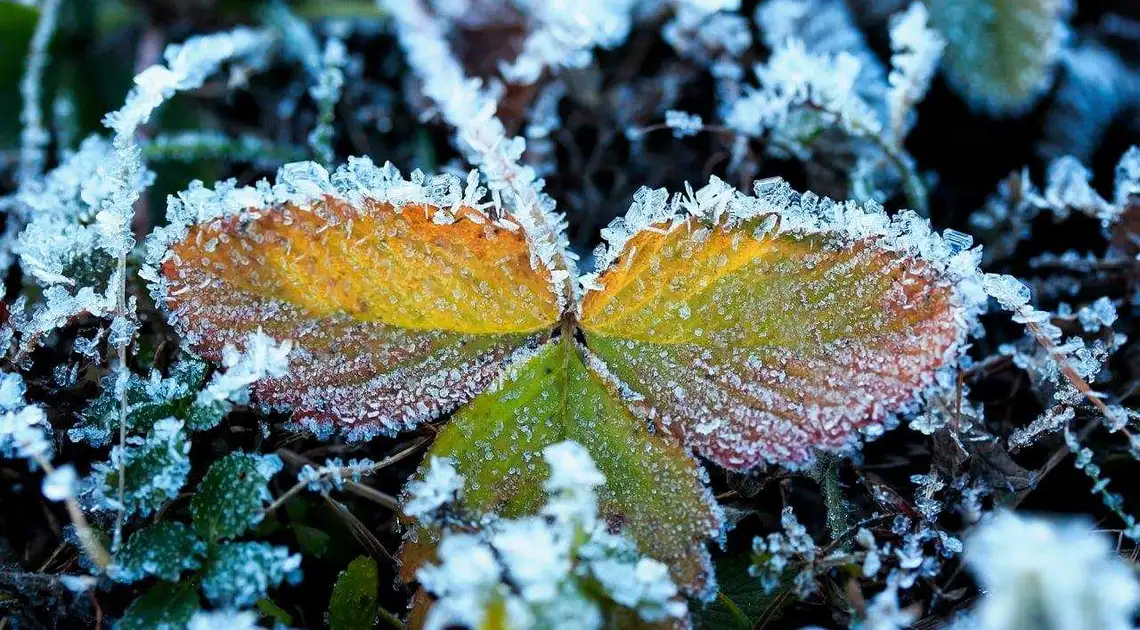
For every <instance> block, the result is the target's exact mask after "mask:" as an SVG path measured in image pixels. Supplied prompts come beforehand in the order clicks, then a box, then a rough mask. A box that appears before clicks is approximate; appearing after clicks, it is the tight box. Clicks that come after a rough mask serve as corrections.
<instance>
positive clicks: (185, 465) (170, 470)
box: [92, 418, 190, 517]
mask: <svg viewBox="0 0 1140 630" xmlns="http://www.w3.org/2000/svg"><path fill="white" fill-rule="evenodd" d="M120 460H121V461H122V462H123V463H124V464H125V471H126V475H125V477H126V488H125V492H124V494H123V503H124V504H125V509H124V512H125V514H126V516H127V517H131V516H134V515H139V516H149V515H151V514H154V513H156V512H157V511H158V510H160V509H162V508H163V506H165V505H166V504H167V503H169V502H170V501H172V500H173V499H174V498H175V497H177V496H178V493H179V492H180V491H181V490H182V487H183V486H184V485H185V484H186V477H187V475H189V474H190V441H189V439H188V438H187V436H186V432H185V431H184V430H183V424H182V422H180V421H178V420H175V419H173V418H167V419H164V420H160V421H159V422H157V423H155V425H154V426H153V427H152V428H151V430H150V432H149V433H147V436H146V438H139V437H130V438H127V447H126V449H125V450H120V449H119V447H117V446H116V447H115V448H114V449H112V451H111V459H110V460H109V461H106V462H101V463H98V464H96V465H95V466H94V469H93V470H94V472H93V473H92V475H93V478H94V486H93V488H92V495H93V498H94V499H95V501H96V502H97V504H98V505H99V506H100V507H102V508H104V509H107V510H111V509H114V508H115V507H116V506H117V505H118V501H119V462H120Z"/></svg>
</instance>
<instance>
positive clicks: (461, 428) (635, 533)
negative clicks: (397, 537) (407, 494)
mask: <svg viewBox="0 0 1140 630" xmlns="http://www.w3.org/2000/svg"><path fill="white" fill-rule="evenodd" d="M580 351H581V349H580V348H578V347H576V345H575V344H574V343H573V342H570V341H568V340H566V339H565V338H563V339H562V340H558V341H552V342H550V343H548V344H547V345H545V346H543V347H542V348H541V349H539V350H538V353H537V354H536V355H535V356H534V357H533V358H531V359H529V360H528V361H526V362H525V363H523V364H522V365H521V366H518V367H516V368H514V369H512V370H510V371H509V373H508V375H507V376H506V377H505V378H504V381H503V382H502V383H501V384H499V386H498V387H495V388H492V389H491V390H489V391H487V392H485V393H483V394H480V395H479V396H478V397H476V398H475V399H474V400H472V401H471V402H470V403H469V404H467V405H466V406H464V407H463V408H462V409H461V410H460V411H459V412H458V413H456V414H455V416H454V417H453V418H452V420H451V422H450V423H448V425H447V426H446V427H444V429H443V430H442V431H441V432H440V434H439V436H438V437H437V438H436V441H435V444H434V445H433V446H432V448H431V451H430V453H429V454H428V456H427V457H425V460H424V461H425V462H430V461H431V460H432V457H433V456H435V457H448V458H451V459H452V460H453V461H454V462H455V468H456V470H457V471H458V472H459V474H461V475H463V476H464V477H465V482H464V486H463V496H462V499H461V503H460V505H461V507H462V508H463V509H464V510H465V511H467V512H468V513H472V514H480V515H481V514H487V513H491V512H494V513H495V514H497V515H499V516H502V517H505V518H513V517H517V516H521V515H525V514H534V513H537V512H538V511H539V510H540V509H541V508H542V507H543V506H544V505H546V503H547V498H548V497H547V494H546V491H545V490H544V489H543V483H544V482H545V481H546V479H547V478H548V477H549V475H550V468H549V466H548V465H547V464H546V462H545V461H544V460H543V458H542V457H541V456H540V455H539V454H540V453H542V451H543V449H544V448H546V447H547V446H549V445H551V444H555V443H558V442H563V441H565V440H574V441H576V442H578V443H580V444H581V445H582V446H584V447H585V448H586V450H588V451H589V453H590V455H591V457H592V458H593V460H594V462H595V464H596V465H597V466H598V469H599V470H600V471H601V472H602V473H603V474H604V475H605V477H606V483H605V485H603V486H602V487H600V488H599V489H598V505H599V516H600V518H602V519H604V520H605V522H606V523H607V524H608V525H609V526H610V528H611V529H613V530H615V531H622V532H624V533H625V534H627V535H628V536H629V537H630V538H631V539H632V540H633V541H634V542H636V543H637V545H638V548H639V549H640V550H641V552H642V553H644V554H645V555H647V556H649V557H651V558H655V559H657V560H660V561H661V562H664V563H665V564H666V565H668V566H669V567H670V569H671V570H672V573H673V579H674V581H675V582H676V583H677V584H678V586H680V587H682V588H684V589H686V590H687V591H688V592H689V593H694V594H701V593H703V592H704V591H705V589H706V588H707V587H708V586H709V584H710V577H711V575H710V573H709V556H708V551H707V550H706V548H705V543H706V541H707V540H708V539H709V538H710V537H711V536H713V535H715V534H716V533H717V532H718V531H719V529H720V519H719V516H718V514H717V512H716V510H715V507H714V504H713V501H712V497H711V496H710V495H709V493H708V492H707V491H706V490H705V489H704V487H703V486H704V479H703V477H704V475H703V471H701V470H700V468H699V467H698V465H697V463H696V462H695V461H694V460H693V458H692V457H691V456H690V455H689V454H688V452H687V451H686V449H685V448H684V447H682V446H681V445H679V444H677V443H676V441H675V440H672V439H671V438H670V437H669V436H661V435H652V434H650V433H649V431H648V430H647V429H646V427H645V424H644V423H643V422H641V421H640V420H638V419H636V418H635V417H634V416H633V415H631V414H630V412H629V410H628V409H627V408H626V406H625V404H624V403H623V402H622V401H621V400H620V398H618V397H617V396H616V395H615V393H614V392H613V391H611V386H610V384H609V383H608V382H607V380H606V378H605V377H603V376H601V375H599V374H598V373H597V372H595V371H594V369H593V368H590V367H587V365H586V364H585V363H583V361H582V358H581V357H580V355H579V353H580ZM425 466H426V464H425ZM424 534H425V536H426V532H425V533H424ZM425 536H420V537H419V538H420V539H421V540H420V543H421V545H419V546H415V545H413V546H412V548H411V549H410V550H406V552H405V553H404V554H403V561H404V567H403V570H402V573H403V575H404V576H405V577H407V578H409V579H410V578H411V577H412V576H413V575H414V573H415V569H416V568H418V567H419V566H420V565H421V564H422V563H423V562H425V561H427V560H429V559H430V553H425V550H424V549H423V545H422V543H424V542H426V541H424V540H423V538H424V537H425ZM417 547H418V548H417Z"/></svg>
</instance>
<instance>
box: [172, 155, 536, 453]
mask: <svg viewBox="0 0 1140 630" xmlns="http://www.w3.org/2000/svg"><path fill="white" fill-rule="evenodd" d="M340 174H341V172H338V175H340ZM335 180H336V176H334V181H335ZM457 182H458V180H455V181H454V182H452V184H454V185H455V186H456V187H457V186H458V183H457ZM398 184H400V182H396V183H391V182H386V185H387V186H388V188H385V189H384V190H388V189H391V190H399V188H398ZM402 185H404V186H405V187H410V186H413V185H414V184H412V183H411V182H402ZM247 190H248V189H247ZM231 196H232V195H231ZM391 196H394V193H391V192H390V194H389V197H391ZM161 274H162V284H161V285H160V286H161V290H160V297H161V299H162V301H163V302H164V303H165V305H166V306H167V307H168V308H169V311H170V313H171V314H172V320H173V322H174V323H175V324H176V326H177V327H178V328H179V329H180V331H182V332H183V333H184V335H185V336H186V338H187V339H188V340H190V342H191V344H192V345H193V347H194V349H195V350H196V351H197V352H199V353H201V354H202V355H203V356H205V357H207V358H210V359H217V358H218V357H219V354H220V351H221V349H222V347H223V346H224V345H225V344H227V343H237V344H240V342H241V340H242V339H244V337H245V336H246V335H247V334H248V333H249V332H251V331H254V330H256V329H258V328H261V329H264V331H265V332H266V333H267V334H269V335H270V336H272V337H275V338H278V339H292V340H293V341H294V347H295V350H294V352H293V354H292V355H291V361H290V370H289V373H288V374H287V375H286V376H285V377H282V378H277V379H271V380H268V381H263V382H261V383H259V384H258V385H257V386H256V387H255V390H254V393H255V394H256V395H257V398H258V400H259V401H260V402H261V403H263V404H264V405H266V406H269V407H272V408H283V409H291V410H292V411H293V413H294V419H295V420H296V421H297V422H298V423H300V424H302V425H305V426H309V427H312V428H314V429H318V430H328V429H332V428H336V429H339V430H341V431H342V432H344V433H346V434H348V435H349V436H350V437H367V436H368V435H371V434H373V433H376V432H384V433H391V432H394V431H397V430H399V429H401V428H405V427H410V426H413V425H415V424H417V423H419V422H422V421H425V420H429V419H432V418H433V417H436V416H438V415H439V414H441V413H444V412H447V411H450V410H451V409H454V408H455V407H456V406H458V405H459V404H462V403H463V402H465V401H467V400H469V399H470V398H471V397H472V396H474V395H475V394H476V393H478V392H479V391H480V390H482V389H483V388H484V387H485V386H486V385H487V384H488V383H490V382H491V381H492V379H494V377H495V376H496V375H497V374H498V372H499V370H500V369H501V366H502V365H503V362H504V361H505V360H507V359H508V357H509V356H510V355H511V354H512V352H514V351H516V350H517V349H519V348H522V347H526V346H534V345H537V343H539V342H540V341H541V339H543V338H545V337H546V336H548V335H549V331H550V330H551V328H552V326H553V324H554V323H555V321H556V320H557V319H558V316H559V312H558V311H559V309H558V306H557V299H556V297H555V294H554V292H553V291H552V289H551V282H550V272H549V271H548V270H547V269H546V268H544V267H543V266H542V265H541V264H539V263H538V262H537V261H536V257H535V256H534V255H533V253H532V251H531V248H530V244H529V243H528V240H527V237H526V235H525V234H524V232H523V231H522V230H520V229H519V228H518V226H517V224H515V223H513V222H512V221H511V219H510V217H509V216H505V217H502V218H501V219H500V220H491V218H490V217H488V216H487V215H485V214H484V213H483V212H481V211H479V210H476V209H473V208H471V207H469V206H464V205H461V204H460V203H458V201H456V202H455V203H454V204H453V205H452V206H450V207H448V206H444V205H443V204H440V203H436V204H431V203H427V202H422V201H421V202H409V203H400V202H398V201H393V200H390V199H389V198H386V197H385V196H384V195H381V194H374V195H372V196H366V195H355V196H350V195H348V194H338V193H337V191H335V190H333V189H329V190H327V191H322V192H320V193H318V194H315V195H313V196H312V198H310V199H308V200H303V201H296V200H295V196H291V197H288V198H286V200H285V201H282V202H279V203H276V204H275V205H272V206H271V207H264V208H247V209H245V210H244V211H242V212H240V213H237V214H234V213H229V214H226V215H223V216H219V217H217V218H212V219H210V220H207V221H200V222H198V223H195V224H192V225H189V226H188V227H187V228H186V229H185V231H184V233H182V234H181V235H180V237H179V238H176V239H174V240H173V242H171V243H169V245H168V250H167V252H166V254H165V257H164V259H163V260H162V262H161Z"/></svg>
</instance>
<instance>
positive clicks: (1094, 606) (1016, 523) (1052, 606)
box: [965, 512, 1140, 630]
mask: <svg viewBox="0 0 1140 630" xmlns="http://www.w3.org/2000/svg"><path fill="white" fill-rule="evenodd" d="M1093 530H1094V526H1093V524H1092V523H1090V522H1086V521H1084V520H1079V519H1072V520H1060V519H1058V520H1049V519H1046V518H1041V517H1030V516H1019V515H1017V514H1013V513H1010V512H998V513H996V514H993V515H992V516H990V517H989V518H988V519H986V520H983V521H982V522H981V523H980V524H979V525H978V526H977V528H976V529H975V530H974V531H973V532H972V533H971V535H970V536H969V537H968V538H967V539H966V555H965V560H966V565H967V566H968V567H969V568H970V570H971V572H973V574H974V576H975V577H976V578H977V579H978V581H979V583H980V586H981V588H982V589H983V592H985V597H983V598H981V599H980V603H979V606H978V608H977V615H978V620H979V621H980V622H981V625H982V626H983V627H985V628H987V629H993V630H1015V629H1017V628H1024V627H1036V626H1040V625H1042V624H1044V625H1046V626H1049V627H1054V628H1101V629H1103V630H1129V629H1131V628H1132V627H1133V625H1132V615H1133V612H1134V611H1135V609H1136V606H1137V604H1138V603H1140V585H1138V584H1137V582H1136V577H1135V574H1134V572H1133V571H1132V569H1131V568H1130V567H1129V565H1127V564H1126V563H1125V562H1123V561H1122V560H1120V559H1119V558H1118V557H1117V555H1116V553H1115V550H1114V548H1113V542H1112V539H1110V538H1109V537H1108V536H1106V535H1104V534H1102V533H1099V532H1095V531H1093Z"/></svg>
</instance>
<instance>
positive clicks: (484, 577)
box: [405, 442, 687, 629]
mask: <svg viewBox="0 0 1140 630" xmlns="http://www.w3.org/2000/svg"><path fill="white" fill-rule="evenodd" d="M543 457H544V459H545V460H546V463H547V464H548V465H549V466H550V476H549V478H548V479H547V481H546V486H545V489H546V492H547V493H548V495H549V498H548V502H547V504H546V507H545V508H543V509H542V511H541V512H540V513H539V514H538V515H536V516H531V517H524V518H518V519H501V518H496V517H490V518H489V520H486V521H485V522H483V523H480V527H479V531H478V532H477V533H467V532H466V531H464V530H465V529H466V528H462V527H453V526H451V525H449V522H450V521H446V520H445V521H438V522H440V523H441V524H442V526H443V532H442V536H441V539H440V542H439V546H438V551H437V557H438V564H434V565H428V566H425V567H422V568H421V569H419V571H417V573H416V577H417V579H418V580H419V582H420V584H421V585H422V586H423V587H424V588H425V589H427V590H428V591H429V592H430V593H432V594H433V595H435V596H436V597H437V598H438V600H437V601H436V603H435V604H434V605H433V606H432V608H431V611H430V612H429V613H428V617H427V620H426V622H425V626H424V627H425V628H428V629H442V628H448V627H452V626H456V625H459V626H466V627H472V628H474V627H482V626H483V625H484V624H486V623H488V621H489V620H491V619H502V620H503V621H502V623H503V624H504V627H509V628H519V629H523V628H565V627H575V628H586V629H588V628H603V627H605V619H606V616H605V613H604V612H603V604H602V602H601V601H599V598H601V599H604V600H608V602H610V605H614V604H616V605H618V606H621V607H623V608H628V609H630V610H631V611H634V612H635V614H636V615H637V616H638V617H639V618H640V619H641V620H643V621H645V622H648V623H656V622H663V621H666V620H670V619H680V618H684V617H685V615H686V613H687V606H686V605H685V602H684V600H683V599H682V598H681V597H680V595H679V592H678V590H677V587H676V586H675V585H674V584H673V582H672V580H671V579H670V577H669V570H668V568H667V567H666V566H665V565H663V564H661V563H660V562H657V561H656V560H653V559H651V558H646V557H643V556H641V555H640V554H639V553H638V552H637V549H636V547H635V546H634V545H633V544H632V543H631V542H630V541H629V540H628V539H626V538H623V537H621V536H618V535H614V534H611V533H609V532H608V531H607V528H606V524H605V523H603V522H600V521H599V520H598V512H597V509H598V508H597V497H596V495H595V489H596V488H597V487H598V486H599V485H601V484H602V483H604V482H605V477H604V476H603V475H602V474H601V472H600V471H599V470H598V469H597V467H596V466H595V465H594V462H593V460H592V459H591V458H590V455H589V453H587V452H586V450H585V449H584V448H583V447H582V446H581V445H579V444H577V443H576V442H560V443H558V444H555V445H552V446H549V447H547V448H546V449H545V450H544V451H543ZM461 482H462V480H461V479H458V478H457V477H456V476H455V472H454V468H453V467H452V466H451V465H450V464H449V463H447V462H444V461H441V460H436V461H434V462H433V463H432V466H431V467H430V468H429V471H428V473H427V479H425V481H423V482H420V483H419V484H418V485H414V486H410V487H409V488H408V492H409V495H410V498H409V501H408V502H407V503H406V505H407V506H409V507H410V509H412V510H413V511H414V512H415V513H416V514H417V515H418V516H419V517H420V518H421V519H422V518H425V517H426V518H428V519H431V518H432V514H440V513H442V512H445V511H446V503H445V501H446V500H447V497H448V496H450V495H455V494H456V493H457V492H458V487H459V484H461ZM432 506H434V508H433V507H432ZM406 509H407V508H406ZM405 511H406V510H405Z"/></svg>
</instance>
